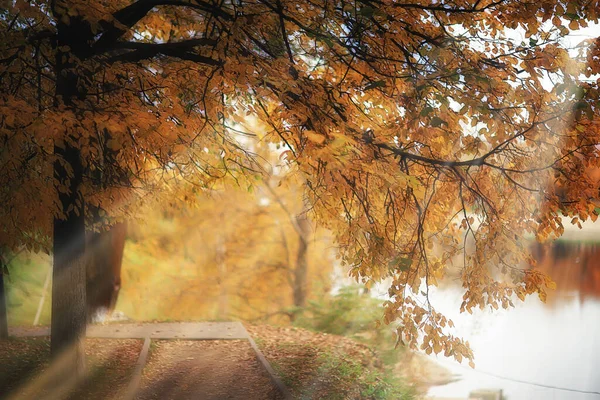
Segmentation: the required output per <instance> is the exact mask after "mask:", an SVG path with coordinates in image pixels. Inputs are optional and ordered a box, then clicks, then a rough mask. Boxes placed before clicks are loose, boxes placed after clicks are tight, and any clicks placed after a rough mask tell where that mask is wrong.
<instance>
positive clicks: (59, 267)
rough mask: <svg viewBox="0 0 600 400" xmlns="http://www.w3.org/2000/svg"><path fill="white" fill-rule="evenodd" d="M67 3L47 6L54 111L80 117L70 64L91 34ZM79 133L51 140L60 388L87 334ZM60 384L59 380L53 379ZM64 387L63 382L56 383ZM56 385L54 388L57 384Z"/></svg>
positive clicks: (75, 368) (86, 48) (76, 373)
mask: <svg viewBox="0 0 600 400" xmlns="http://www.w3.org/2000/svg"><path fill="white" fill-rule="evenodd" d="M70 7H71V4H70V2H68V1H66V0H63V1H61V0H57V1H53V2H51V11H52V13H53V14H54V16H55V17H56V20H57V21H58V22H57V24H56V32H57V35H56V37H57V41H56V48H55V49H56V50H55V60H54V61H55V76H56V96H55V104H54V105H55V107H56V108H60V107H65V108H66V109H67V110H69V111H70V112H72V113H73V114H75V115H79V116H80V117H83V116H82V115H81V113H82V109H80V108H79V107H80V106H81V105H84V104H83V102H84V101H85V99H86V97H87V80H86V79H85V76H84V75H85V74H89V73H90V72H89V71H87V70H85V69H82V70H80V69H78V68H79V66H78V64H77V63H76V61H75V60H77V59H84V58H85V57H87V56H89V54H90V51H91V47H90V45H91V43H92V40H91V39H92V38H93V36H94V35H93V33H92V30H91V27H90V24H89V21H86V20H84V19H83V18H81V17H79V16H73V15H69V10H70V9H71V8H70ZM80 129H82V128H81V127H78V126H77V125H75V126H74V127H71V128H67V129H65V132H64V137H63V140H56V141H55V144H54V154H55V155H56V157H57V159H56V161H55V162H54V178H55V180H56V182H57V188H56V190H57V191H58V194H59V199H60V204H61V207H62V211H63V215H62V216H61V218H55V219H54V232H53V240H54V242H53V253H54V260H53V262H54V265H53V271H52V327H51V345H50V350H51V355H52V358H53V360H54V361H60V365H59V366H58V368H59V369H60V370H61V376H62V377H63V378H64V381H65V382H64V383H66V381H67V380H70V379H76V378H80V377H82V376H83V372H84V361H85V359H84V352H83V338H84V337H85V330H86V293H85V289H86V262H85V216H84V210H85V207H84V199H83V195H82V192H81V185H82V183H83V164H82V160H81V151H80V149H79V143H80V141H81V136H82V132H80V131H79V130H80ZM57 379H60V378H57ZM59 382H63V380H61V381H59ZM57 383H58V382H57Z"/></svg>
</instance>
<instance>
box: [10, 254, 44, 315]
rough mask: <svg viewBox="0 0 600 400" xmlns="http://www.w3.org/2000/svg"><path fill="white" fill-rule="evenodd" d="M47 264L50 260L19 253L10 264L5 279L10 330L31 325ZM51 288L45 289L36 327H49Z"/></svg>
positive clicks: (42, 286) (42, 256) (41, 256)
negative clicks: (13, 327) (12, 327)
mask: <svg viewBox="0 0 600 400" xmlns="http://www.w3.org/2000/svg"><path fill="white" fill-rule="evenodd" d="M51 263H52V258H51V257H50V256H48V255H45V254H35V253H22V254H20V255H18V256H16V257H15V258H14V259H13V260H12V261H11V263H10V265H9V275H8V277H7V279H5V285H6V293H7V305H8V311H7V312H8V324H9V325H10V326H27V325H32V324H33V320H34V318H35V314H36V312H37V308H38V304H39V301H40V298H41V296H42V292H43V289H44V283H45V281H46V275H47V273H48V268H50V265H51ZM50 283H51V282H50ZM51 288H52V285H51V284H50V285H48V293H46V300H45V302H44V306H43V308H42V313H41V315H40V320H39V324H40V325H48V324H50V306H51V296H52V289H51Z"/></svg>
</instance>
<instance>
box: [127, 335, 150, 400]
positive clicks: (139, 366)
mask: <svg viewBox="0 0 600 400" xmlns="http://www.w3.org/2000/svg"><path fill="white" fill-rule="evenodd" d="M150 342H151V339H150V337H149V336H146V337H145V338H144V345H143V346H142V350H141V351H140V355H139V356H138V359H137V363H136V365H135V369H134V370H133V374H132V376H131V380H130V381H129V384H128V385H127V389H126V391H125V395H124V396H122V399H124V400H131V399H133V398H134V397H135V395H136V394H137V392H138V390H139V388H140V382H141V381H142V372H143V370H144V367H145V366H146V361H147V359H148V352H149V350H150Z"/></svg>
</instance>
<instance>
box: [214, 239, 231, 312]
mask: <svg viewBox="0 0 600 400" xmlns="http://www.w3.org/2000/svg"><path fill="white" fill-rule="evenodd" d="M226 253H227V247H226V245H225V241H224V240H223V238H220V239H219V241H218V243H217V257H216V261H217V270H218V273H219V286H220V288H219V301H218V308H217V317H218V319H222V320H223V319H227V317H228V313H229V297H228V296H229V293H228V291H227V260H226V256H227V254H226Z"/></svg>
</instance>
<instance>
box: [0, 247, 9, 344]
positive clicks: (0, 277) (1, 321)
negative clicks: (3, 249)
mask: <svg viewBox="0 0 600 400" xmlns="http://www.w3.org/2000/svg"><path fill="white" fill-rule="evenodd" d="M4 272H6V271H5V266H4V259H3V258H2V255H1V254H0V339H7V338H8V314H7V312H6V293H5V290H4Z"/></svg>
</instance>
